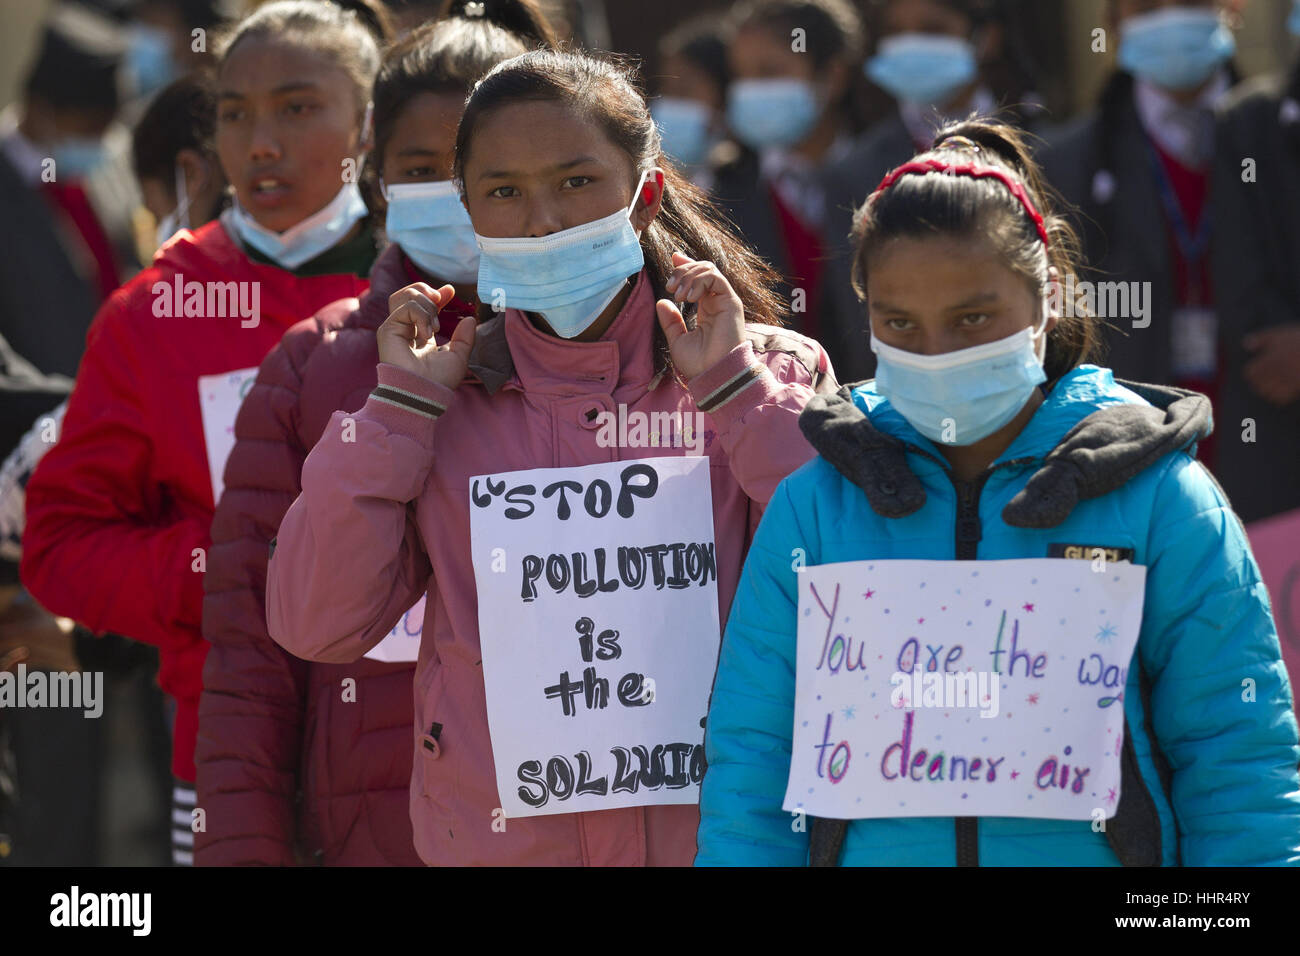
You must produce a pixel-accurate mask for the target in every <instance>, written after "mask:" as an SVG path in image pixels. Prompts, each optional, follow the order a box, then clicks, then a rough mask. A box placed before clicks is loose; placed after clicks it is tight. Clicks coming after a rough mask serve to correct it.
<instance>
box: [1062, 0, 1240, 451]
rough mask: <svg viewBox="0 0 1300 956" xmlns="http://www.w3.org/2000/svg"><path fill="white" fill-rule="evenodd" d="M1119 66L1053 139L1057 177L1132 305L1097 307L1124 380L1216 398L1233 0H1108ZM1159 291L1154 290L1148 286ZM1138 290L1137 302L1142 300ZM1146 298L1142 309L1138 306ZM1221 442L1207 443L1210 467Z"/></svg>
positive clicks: (1088, 245) (1098, 267)
mask: <svg viewBox="0 0 1300 956" xmlns="http://www.w3.org/2000/svg"><path fill="white" fill-rule="evenodd" d="M1106 9H1107V14H1108V18H1109V24H1108V27H1109V29H1108V35H1109V36H1110V38H1111V41H1112V43H1113V44H1114V46H1115V48H1116V52H1117V55H1116V70H1115V72H1114V73H1113V74H1112V75H1111V77H1110V79H1109V80H1108V81H1107V83H1106V86H1105V88H1104V89H1103V91H1102V93H1101V100H1100V104H1099V106H1098V108H1097V109H1096V110H1095V111H1093V112H1092V113H1090V114H1088V115H1086V116H1084V117H1082V118H1080V119H1078V120H1076V121H1074V122H1072V123H1070V124H1067V125H1066V126H1065V127H1063V128H1062V129H1061V130H1059V131H1058V132H1056V133H1054V134H1052V135H1051V136H1050V138H1049V142H1048V145H1047V146H1045V147H1044V148H1043V150H1042V162H1043V168H1044V170H1045V172H1046V174H1047V177H1048V180H1049V182H1050V183H1051V184H1052V185H1053V186H1054V187H1055V188H1056V189H1057V190H1059V191H1060V193H1061V195H1062V196H1063V197H1064V198H1065V199H1066V200H1067V201H1068V202H1069V203H1070V204H1071V205H1073V206H1075V207H1077V209H1078V210H1079V211H1078V213H1077V214H1076V215H1077V219H1076V229H1077V230H1078V231H1079V233H1080V235H1081V238H1082V240H1083V244H1084V249H1085V251H1086V256H1085V259H1086V261H1087V262H1088V264H1089V266H1090V267H1091V271H1090V272H1089V273H1088V274H1087V275H1081V276H1078V277H1076V281H1084V280H1087V281H1091V282H1109V283H1120V284H1121V287H1123V288H1127V289H1128V290H1129V294H1128V296H1127V300H1128V302H1129V306H1128V308H1127V310H1124V309H1123V300H1118V304H1119V306H1120V309H1119V311H1124V313H1125V314H1123V315H1104V314H1100V313H1101V312H1103V311H1104V310H1105V306H1102V305H1098V313H1099V315H1098V317H1099V318H1100V319H1102V320H1104V322H1103V326H1104V328H1105V329H1106V341H1107V344H1108V352H1107V354H1108V360H1109V362H1110V363H1111V365H1112V366H1113V367H1114V369H1115V372H1116V374H1117V375H1120V376H1122V377H1125V378H1133V379H1138V380H1140V381H1144V382H1156V383H1159V384H1162V385H1180V386H1183V387H1186V388H1194V389H1196V390H1197V391H1201V392H1204V393H1205V394H1206V395H1208V396H1209V397H1210V400H1211V402H1212V403H1213V404H1214V405H1215V406H1216V408H1217V405H1218V402H1219V399H1220V394H1221V385H1222V374H1223V365H1222V362H1221V358H1220V355H1219V349H1218V332H1217V324H1218V319H1217V315H1216V311H1215V302H1216V300H1217V299H1218V297H1219V296H1218V292H1217V290H1216V288H1215V283H1214V282H1213V276H1212V274H1211V267H1210V255H1209V252H1210V246H1211V240H1212V237H1213V230H1214V228H1215V222H1216V218H1217V217H1218V215H1219V213H1218V211H1217V209H1216V207H1217V205H1218V204H1217V203H1216V202H1215V201H1214V197H1213V195H1212V192H1211V190H1210V173H1211V165H1212V160H1213V156H1214V110H1215V108H1216V107H1217V106H1218V105H1219V104H1220V103H1221V102H1222V101H1223V98H1224V97H1225V96H1226V95H1227V93H1228V90H1229V89H1230V88H1231V87H1232V85H1233V84H1234V82H1235V81H1236V71H1235V68H1234V67H1233V63H1232V56H1233V53H1234V51H1235V49H1236V43H1235V40H1234V38H1233V34H1232V31H1231V29H1229V27H1228V25H1227V17H1228V15H1229V14H1230V13H1231V5H1230V4H1229V3H1227V2H1225V0H1109V2H1108V4H1107V8H1106ZM1148 292H1149V294H1148ZM1139 296H1140V300H1139ZM1139 301H1141V305H1142V307H1143V308H1142V313H1143V314H1138V309H1137V308H1136V305H1137V303H1138V302H1139ZM1215 446H1216V442H1215V440H1214V439H1213V438H1211V439H1210V440H1209V441H1207V442H1205V443H1203V444H1202V445H1201V448H1200V455H1201V460H1202V461H1204V462H1205V463H1206V465H1207V466H1208V467H1209V468H1210V469H1211V470H1213V469H1214V468H1215V466H1216V462H1215Z"/></svg>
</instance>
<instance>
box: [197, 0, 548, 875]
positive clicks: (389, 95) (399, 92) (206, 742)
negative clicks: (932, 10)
mask: <svg viewBox="0 0 1300 956" xmlns="http://www.w3.org/2000/svg"><path fill="white" fill-rule="evenodd" d="M446 6H447V7H448V9H446V10H445V11H444V15H443V16H442V17H440V18H438V19H437V20H436V21H434V22H431V23H428V24H425V25H423V26H420V27H417V28H416V29H415V30H413V31H412V32H410V33H409V34H407V35H406V36H405V37H404V38H403V39H401V40H399V41H398V42H396V43H395V44H394V45H393V46H392V47H391V48H390V49H389V51H388V52H387V53H386V54H385V56H384V61H383V63H382V65H381V66H380V68H379V73H378V75H377V76H376V78H375V86H374V103H375V109H374V124H375V146H374V150H373V151H372V153H371V156H370V160H371V162H372V163H373V164H374V166H375V167H376V169H377V170H378V172H379V179H380V181H381V182H382V185H383V191H384V195H385V196H386V197H387V202H386V205H387V225H386V231H387V234H388V239H389V245H388V247H387V248H386V249H385V250H384V251H383V252H382V253H381V254H380V256H379V258H378V259H377V260H376V262H375V266H374V268H373V269H372V270H371V272H370V288H369V290H368V291H367V292H366V294H365V295H364V296H363V297H362V298H361V300H360V301H359V302H358V301H356V300H351V299H349V300H345V301H342V302H338V303H333V304H331V305H329V306H327V307H325V308H324V309H322V310H321V311H320V312H319V313H318V314H317V315H316V316H315V317H313V318H311V319H308V320H305V321H303V322H300V323H299V324H298V325H297V326H296V327H295V328H293V329H291V330H290V331H289V332H288V333H287V334H286V335H285V337H284V339H283V340H282V341H281V342H280V344H279V345H277V346H276V347H275V349H274V350H273V351H272V352H271V354H270V355H268V356H267V357H266V360H265V361H264V362H263V363H262V366H261V370H260V372H259V376H258V380H257V382H256V383H255V384H254V385H253V386H252V389H251V390H250V391H249V393H248V396H247V398H246V399H245V400H244V403H243V406H242V411H241V414H240V418H239V421H238V423H237V424H236V427H235V436H234V438H235V447H234V450H233V451H232V452H231V460H232V462H238V463H242V464H240V465H239V466H238V467H236V466H233V465H232V467H231V468H229V469H227V471H226V474H225V492H224V494H223V495H222V499H221V503H220V505H219V507H218V508H217V514H216V517H215V518H214V521H213V552H212V558H211V560H210V562H209V565H208V573H209V575H210V576H211V580H212V581H213V582H214V586H213V592H214V594H213V597H212V599H211V600H209V602H208V605H207V608H206V614H205V617H204V636H205V637H206V638H207V640H208V641H209V642H210V643H211V646H212V649H211V652H210V653H209V655H208V660H207V664H206V670H205V683H204V690H203V703H202V705H201V707H200V714H201V715H202V721H203V734H202V737H201V739H200V741H199V745H198V748H197V751H196V754H195V759H196V764H197V770H198V784H199V786H198V790H199V795H198V798H199V801H200V804H201V805H204V806H206V805H208V803H209V802H211V803H212V804H214V805H220V804H221V803H222V801H224V800H228V799H230V797H228V796H227V794H228V793H230V791H231V790H232V783H233V782H236V781H238V786H236V787H234V788H233V789H244V788H248V789H258V788H260V786H261V785H260V784H259V781H260V780H263V779H265V764H264V762H263V756H262V755H264V754H276V755H278V759H277V761H276V764H275V774H274V778H275V780H276V781H278V782H277V783H276V784H275V785H274V786H273V787H271V788H269V789H268V790H266V791H264V793H265V798H266V799H265V802H264V803H263V806H264V807H265V808H266V809H265V811H264V812H259V813H255V814H238V813H233V812H231V813H229V814H223V820H222V821H214V822H213V823H212V824H211V825H210V826H209V828H208V830H207V832H206V833H205V834H200V835H199V837H198V839H197V845H196V848H195V852H196V856H197V860H198V862H199V863H200V864H201V865H208V864H213V865H216V864H232V863H251V862H258V863H266V864H272V865H273V864H277V863H279V862H281V859H282V854H284V853H287V852H288V850H289V848H291V847H292V846H293V845H294V844H295V843H296V842H297V843H303V844H306V849H307V851H308V854H309V855H310V856H315V857H318V858H319V859H320V860H321V861H322V862H323V863H325V864H326V865H331V866H346V865H381V864H388V865H395V864H396V865H418V864H419V857H418V856H416V854H415V850H414V848H413V847H412V844H411V822H410V814H409V812H408V810H407V803H408V801H409V789H410V786H409V783H410V782H409V776H410V768H411V745H410V732H411V724H412V720H413V715H412V711H411V693H410V687H411V682H412V678H413V671H414V656H413V655H394V654H392V653H390V652H389V651H387V650H384V651H380V652H377V653H375V654H373V655H372V656H371V657H367V658H365V659H363V660H360V661H357V662H355V663H353V664H348V665H328V664H312V665H302V664H301V663H300V662H298V661H296V660H294V659H293V658H292V657H290V655H289V654H288V652H286V651H284V650H282V649H280V648H279V647H278V646H277V645H276V644H275V643H274V642H272V641H271V639H270V637H269V636H268V635H267V631H266V613H265V610H264V607H265V600H266V596H265V592H264V589H263V587H262V586H261V584H260V582H262V581H264V580H265V574H266V563H267V557H268V553H269V546H270V543H271V539H272V538H273V537H274V536H275V533H276V528H277V527H278V526H279V524H280V521H281V519H282V518H283V517H284V513H285V511H287V510H288V508H289V505H291V504H292V503H293V499H294V497H295V496H296V495H297V492H298V490H299V488H300V486H301V484H300V483H301V473H300V472H301V466H302V462H303V459H304V458H305V457H306V455H307V452H308V451H310V449H311V448H312V446H313V445H315V444H316V442H317V441H319V440H321V438H322V434H323V433H324V432H325V426H326V424H327V420H328V416H329V414H330V413H331V412H333V411H334V410H335V409H349V410H352V411H355V410H356V409H358V408H360V407H361V405H362V404H363V403H364V402H365V399H366V394H367V393H368V392H369V391H370V390H371V389H372V388H374V386H375V382H376V379H375V375H376V371H375V370H376V366H377V364H378V362H379V350H378V344H377V341H376V338H375V330H376V329H377V328H378V327H379V326H380V325H381V324H382V323H383V322H384V320H385V319H386V318H387V317H388V312H389V310H388V299H389V296H391V295H392V294H393V293H395V292H397V291H398V290H399V289H401V288H403V287H405V286H408V285H410V284H411V283H413V282H422V283H425V284H427V285H429V286H433V287H438V286H442V285H443V284H444V283H452V284H454V286H455V288H456V290H457V293H456V297H455V298H454V299H453V300H452V301H451V302H450V303H448V304H447V305H446V307H444V309H443V310H442V313H441V317H440V319H441V330H440V340H441V341H445V340H446V339H447V338H448V337H449V336H450V335H451V333H452V332H453V331H454V329H455V328H456V324H457V323H458V322H461V321H464V322H469V323H470V324H473V322H474V312H475V309H476V307H477V305H478V297H477V295H476V289H475V283H476V280H477V277H478V269H479V251H478V246H477V244H476V241H475V236H474V227H473V225H472V224H471V222H470V218H469V215H468V213H466V211H465V207H464V205H463V204H462V203H461V197H460V192H459V190H457V189H456V188H455V187H454V185H453V184H452V182H451V177H452V161H453V155H454V152H455V145H456V127H457V125H458V124H459V122H460V117H461V113H462V111H463V110H464V106H465V97H466V96H467V95H468V94H469V91H470V90H471V89H472V88H473V86H474V83H475V82H476V81H477V80H478V79H479V78H480V77H481V76H482V75H483V74H484V73H486V72H487V71H488V70H489V69H491V68H492V67H493V66H495V65H496V64H497V63H500V62H502V61H504V60H507V59H509V58H510V57H513V56H518V55H519V54H522V53H524V52H526V51H527V50H528V49H529V48H530V47H534V46H547V47H549V46H553V45H554V38H553V35H552V32H551V28H550V26H549V25H548V23H547V21H546V19H545V18H544V17H543V16H542V15H541V13H540V12H539V11H538V8H537V5H536V4H535V3H534V2H533V0H492V2H489V3H487V4H485V5H484V7H483V12H482V14H479V13H478V10H479V8H478V7H476V6H475V5H474V4H471V3H466V2H465V0H454V2H452V3H450V4H449V5H446ZM218 582H220V583H218ZM348 583H349V582H345V581H340V582H339V584H340V585H341V586H344V585H346V584H348ZM249 608H256V611H254V612H252V613H250V612H249V610H248V609H249ZM417 617H418V615H417ZM418 626H419V622H418V620H417V621H416V623H415V624H414V625H413V626H408V627H407V628H406V631H405V632H404V633H405V634H407V635H409V634H410V631H411V630H414V629H418ZM393 643H394V642H390V647H391V646H392V645H393ZM399 646H400V645H399ZM267 660H271V661H276V662H279V663H280V664H281V665H282V666H283V674H284V675H286V678H288V679H285V680H280V681H268V680H266V679H265V677H264V674H265V672H266V670H267V668H266V665H265V662H266V661H267ZM345 672H346V673H345ZM344 677H350V678H352V679H354V680H355V681H357V689H358V693H359V694H360V695H361V696H362V697H364V698H366V699H368V700H371V701H382V702H383V704H382V706H379V707H375V708H373V709H370V710H359V709H357V708H354V707H352V706H351V705H350V704H348V703H347V702H342V701H341V700H340V698H339V697H338V695H335V694H325V695H320V694H314V693H311V692H310V691H309V690H308V688H310V687H325V686H332V685H333V684H336V683H337V682H338V681H340V680H342V679H343V678H344ZM250 719H251V720H253V721H254V726H256V727H257V728H258V730H257V731H256V732H254V733H251V734H250V732H249V729H248V728H249V723H248V721H249V720H250ZM315 728H321V729H319V730H317V729H315ZM325 728H328V732H327V731H326V730H325ZM340 733H342V734H345V735H346V736H348V737H349V738H351V737H354V736H357V737H360V736H364V738H365V739H366V740H367V741H368V745H367V747H366V748H364V749H353V750H349V751H348V753H347V755H346V758H345V757H344V756H343V755H341V754H338V753H332V752H331V750H330V748H329V744H328V739H329V738H331V737H334V736H338V735H339V734H340ZM306 781H313V783H312V785H311V786H309V787H305V788H304V784H305V782H306ZM299 789H305V794H306V796H305V803H304V806H303V807H301V808H300V810H299V811H298V813H297V814H295V813H294V812H292V811H293V805H294V798H295V794H296V793H297V792H298V791H299ZM341 793H347V794H360V793H363V794H365V799H364V800H360V801H350V802H349V804H348V806H349V807H351V808H352V810H351V811H350V813H349V815H348V817H347V819H346V820H336V821H335V823H334V825H333V826H330V827H321V826H316V825H315V824H314V823H313V822H312V821H315V820H324V819H329V818H330V817H331V816H332V815H337V813H338V811H337V809H332V808H331V803H332V799H333V798H332V795H333V794H341ZM295 820H302V821H303V822H302V823H301V824H300V825H295V824H294V821H295ZM353 834H365V837H364V839H356V838H354V837H353V836H351V835H353ZM235 836H239V837H243V838H245V839H243V840H236V839H232V837H235Z"/></svg>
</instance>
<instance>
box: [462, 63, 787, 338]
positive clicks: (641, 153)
mask: <svg viewBox="0 0 1300 956" xmlns="http://www.w3.org/2000/svg"><path fill="white" fill-rule="evenodd" d="M529 101H531V102H558V103H562V104H564V106H565V107H566V108H567V109H569V110H572V111H573V112H574V113H576V114H577V115H580V116H583V117H586V118H588V119H590V120H591V121H592V122H594V123H595V124H596V125H597V126H598V127H599V128H600V129H601V130H602V131H603V132H604V134H605V136H606V137H608V138H609V140H610V142H612V143H613V144H614V145H615V146H617V147H618V148H619V149H621V150H622V151H623V152H624V153H626V154H627V156H628V158H629V159H630V160H631V162H632V166H633V168H634V169H636V170H644V169H649V168H650V167H652V166H658V167H659V168H660V169H662V170H663V171H664V189H663V200H662V203H661V206H660V209H659V214H658V215H657V216H656V217H655V218H654V221H653V222H651V223H650V226H649V228H647V229H646V230H645V232H643V233H642V234H641V248H642V250H644V252H645V259H646V267H647V269H648V270H649V273H650V279H651V282H652V283H653V285H654V289H655V296H656V298H667V297H668V294H667V292H666V290H665V288H664V282H665V281H666V280H667V278H668V275H669V274H670V273H671V272H672V269H673V264H672V255H673V252H674V251H678V250H680V251H681V252H683V253H684V254H686V255H688V256H690V257H691V258H694V259H706V260H709V261H711V262H713V263H714V264H715V265H716V266H717V267H718V270H719V271H720V272H721V273H722V274H723V275H724V276H726V278H727V281H728V282H730V283H731V287H732V288H733V289H735V291H736V294H737V295H738V296H740V299H741V301H742V302H743V303H744V306H745V316H746V320H747V321H750V322H759V323H765V324H768V325H780V324H782V317H783V316H784V314H785V311H786V308H785V303H784V302H783V301H782V300H781V298H780V297H779V296H778V295H777V294H776V293H775V292H773V291H772V290H773V289H774V288H775V287H776V286H777V284H778V283H779V282H780V277H778V276H777V274H776V273H775V272H773V271H772V269H771V268H770V267H769V266H768V265H767V263H765V262H764V261H763V260H762V259H760V258H759V257H758V255H757V254H756V253H755V252H754V251H753V250H752V249H750V248H749V247H748V246H747V245H745V244H744V243H743V242H741V241H740V240H739V239H738V238H737V237H736V236H735V234H734V233H733V232H732V231H731V229H729V228H728V224H727V222H726V220H725V218H724V217H723V216H722V214H721V213H720V212H719V211H718V210H717V208H716V207H715V206H714V205H713V203H712V202H711V201H710V200H709V198H708V197H707V196H706V195H705V194H704V193H703V192H702V191H701V190H700V189H699V188H698V187H697V186H695V185H694V184H692V183H691V182H690V181H689V180H687V179H686V178H685V177H684V176H682V174H681V173H680V172H679V171H678V169H677V167H676V166H674V165H673V163H672V160H670V159H669V158H668V157H667V156H665V155H664V151H663V145H662V143H661V142H660V139H659V130H658V128H657V127H656V126H655V124H654V121H653V120H651V119H650V111H649V109H647V107H646V102H645V97H644V96H643V95H642V94H641V91H640V89H639V83H638V79H637V76H636V72H635V71H634V70H633V69H632V68H630V67H628V66H626V65H623V64H621V63H617V62H614V61H612V60H606V59H598V58H596V57H594V56H589V55H586V54H582V53H573V52H559V51H555V50H534V51H532V52H529V53H525V54H524V55H523V56H518V57H515V58H514V59H512V60H507V61H506V62H505V63H501V64H499V65H498V66H496V67H494V68H493V69H492V70H491V72H489V73H488V74H487V75H486V76H485V77H483V79H482V80H480V81H479V84H478V86H476V87H475V88H474V92H473V93H471V94H470V98H469V102H468V103H467V104H466V105H465V113H464V115H463V116H462V117H461V121H460V128H459V130H458V131H457V134H456V172H455V176H456V179H457V180H458V181H459V182H460V183H461V191H462V194H463V192H464V180H465V162H466V159H467V158H468V156H469V154H470V151H471V150H472V149H473V145H474V132H475V130H476V129H477V128H478V124H479V122H480V121H481V120H482V119H483V117H484V115H485V114H487V113H490V112H491V111H492V110H495V109H499V108H501V107H503V106H506V105H508V104H511V103H518V102H529Z"/></svg>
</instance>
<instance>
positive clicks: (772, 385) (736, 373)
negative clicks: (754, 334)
mask: <svg viewBox="0 0 1300 956" xmlns="http://www.w3.org/2000/svg"><path fill="white" fill-rule="evenodd" d="M688 385H689V387H690V391H691V396H692V397H693V398H694V399H695V405H696V407H697V408H699V410H700V411H702V412H705V413H706V414H708V415H711V416H713V417H714V418H715V419H718V420H719V423H720V424H723V423H725V422H726V421H727V420H729V419H732V418H739V417H740V416H741V415H743V414H744V413H745V412H746V411H748V410H749V409H751V408H754V407H755V406H757V405H761V404H763V403H764V402H765V401H769V400H771V399H774V398H775V395H776V391H777V381H776V379H775V378H773V377H772V373H771V372H769V371H768V369H767V366H766V365H764V364H763V363H762V362H760V361H758V359H756V358H755V357H754V346H753V345H752V344H751V343H749V342H741V343H740V345H738V346H736V347H735V348H734V349H732V350H731V351H730V352H728V353H727V356H726V357H725V358H724V359H722V361H720V362H718V363H717V364H716V365H714V366H713V367H712V368H711V369H708V370H707V371H705V372H701V373H700V374H699V375H697V376H695V378H693V379H691V380H690V382H689V383H688Z"/></svg>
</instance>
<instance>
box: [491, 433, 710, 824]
mask: <svg viewBox="0 0 1300 956" xmlns="http://www.w3.org/2000/svg"><path fill="white" fill-rule="evenodd" d="M469 493H470V505H469V508H470V543H471V550H472V553H473V561H474V577H475V580H476V582H477V585H478V615H479V637H480V641H481V649H482V654H483V679H484V683H485V685H486V691H487V711H488V728H489V730H490V732H491V735H492V757H493V760H494V762H495V764H496V774H497V788H498V791H499V794H500V799H501V806H502V808H503V809H504V810H505V812H506V816H508V817H523V816H531V815H535V814H547V813H576V812H581V811H589V810H608V809H611V808H615V807H630V806H640V805H646V804H678V803H696V802H698V800H699V784H700V780H701V779H702V777H703V774H704V746H703V739H704V730H703V720H704V716H705V714H706V713H707V710H708V702H709V690H710V688H711V687H712V684H713V672H714V669H715V668H716V666H717V660H718V644H719V641H720V630H719V626H718V594H717V580H718V571H717V557H716V555H715V553H714V540H713V505H712V492H711V488H710V483H709V460H708V459H707V458H703V457H684V458H650V459H641V460H639V461H622V462H612V463H608V464H600V465H588V466H584V467H578V468H539V469H533V470H530V471H517V472H510V473H507V474H501V475H482V476H479V477H477V478H473V479H471V481H470V488H469Z"/></svg>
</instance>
